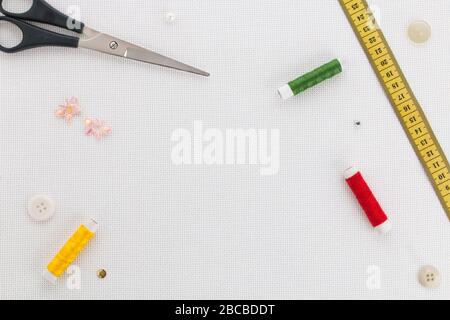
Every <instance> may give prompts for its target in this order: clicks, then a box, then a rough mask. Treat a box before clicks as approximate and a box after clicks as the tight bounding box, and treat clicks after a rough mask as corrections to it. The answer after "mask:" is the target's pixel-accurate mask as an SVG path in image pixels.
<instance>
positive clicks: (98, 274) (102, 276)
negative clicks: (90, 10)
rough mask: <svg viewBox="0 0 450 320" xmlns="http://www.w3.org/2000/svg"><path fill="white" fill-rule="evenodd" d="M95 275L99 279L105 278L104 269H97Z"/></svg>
mask: <svg viewBox="0 0 450 320" xmlns="http://www.w3.org/2000/svg"><path fill="white" fill-rule="evenodd" d="M97 277H98V278H99V279H104V278H106V270H105V269H99V270H98V271H97Z"/></svg>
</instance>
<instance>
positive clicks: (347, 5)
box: [339, 0, 450, 219]
mask: <svg viewBox="0 0 450 320" xmlns="http://www.w3.org/2000/svg"><path fill="white" fill-rule="evenodd" d="M339 1H340V3H341V6H342V8H343V9H344V11H345V14H346V15H347V18H348V20H349V21H350V24H351V25H352V27H353V30H354V31H355V33H356V36H357V37H358V39H359V41H360V43H361V45H362V47H363V49H364V51H365V52H366V54H367V57H368V58H369V60H370V63H371V64H372V67H373V69H374V70H375V73H376V74H377V76H378V79H379V80H380V82H381V85H382V86H383V88H384V90H385V92H386V94H387V96H388V98H389V100H390V101H391V104H392V106H393V107H394V109H395V112H396V114H397V116H398V118H399V120H400V122H401V123H402V126H403V128H404V130H405V132H406V134H407V135H408V138H409V140H410V142H411V144H412V146H413V148H414V150H415V152H416V154H417V156H418V157H419V159H420V161H421V163H422V165H423V167H424V169H425V171H426V172H427V174H428V177H429V178H430V181H431V183H432V184H433V187H434V190H435V191H436V194H437V196H438V198H439V200H440V201H441V204H442V206H443V207H444V210H445V212H446V214H447V216H448V218H449V219H450V171H449V169H450V166H449V163H448V161H447V158H446V157H445V154H444V152H443V151H442V148H441V146H440V145H439V142H438V140H437V139H436V136H435V135H434V133H433V130H432V129H431V126H430V124H429V123H428V120H427V118H426V116H425V114H424V112H423V110H422V107H421V106H420V105H419V103H418V102H417V99H416V97H415V96H414V93H413V91H412V90H411V88H410V86H409V84H408V82H407V81H406V78H405V75H404V74H403V72H402V70H401V69H400V66H399V65H398V63H397V60H396V59H395V56H394V54H393V53H392V50H391V48H390V47H389V45H388V43H387V41H386V38H385V37H384V35H383V32H382V31H381V30H380V28H379V27H378V24H377V22H376V20H375V17H374V16H373V14H372V12H371V11H370V8H369V5H368V4H367V1H366V0H339Z"/></svg>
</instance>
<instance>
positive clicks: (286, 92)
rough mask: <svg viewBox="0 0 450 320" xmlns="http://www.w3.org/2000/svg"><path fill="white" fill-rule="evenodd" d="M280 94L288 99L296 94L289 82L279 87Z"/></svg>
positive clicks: (284, 98)
mask: <svg viewBox="0 0 450 320" xmlns="http://www.w3.org/2000/svg"><path fill="white" fill-rule="evenodd" d="M278 94H279V95H280V97H281V98H282V99H283V100H287V99H289V98H291V97H293V96H294V92H293V91H292V89H291V87H290V86H289V85H288V84H285V85H284V86H282V87H281V88H279V89H278Z"/></svg>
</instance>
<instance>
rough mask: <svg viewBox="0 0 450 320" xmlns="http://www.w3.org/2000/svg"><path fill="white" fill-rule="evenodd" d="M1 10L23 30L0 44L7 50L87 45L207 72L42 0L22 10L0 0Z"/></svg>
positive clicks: (92, 48)
mask: <svg viewBox="0 0 450 320" xmlns="http://www.w3.org/2000/svg"><path fill="white" fill-rule="evenodd" d="M0 12H1V13H3V14H4V15H5V16H1V17H0V22H1V21H6V22H7V23H11V24H13V25H16V26H17V27H19V29H20V30H21V32H22V41H21V42H20V43H19V44H18V45H16V46H14V47H11V48H6V47H4V46H2V45H1V44H0V51H3V52H6V53H14V52H19V51H23V50H27V49H32V48H36V47H43V46H60V47H71V48H86V49H91V50H96V51H99V52H103V53H106V54H111V55H114V56H119V57H123V58H127V59H132V60H137V61H141V62H146V63H150V64H155V65H159V66H163V67H167V68H172V69H177V70H181V71H185V72H191V73H195V74H199V75H202V76H206V77H208V76H209V73H207V72H205V71H202V70H199V69H197V68H194V67H191V66H188V65H186V64H184V63H181V62H178V61H176V60H173V59H171V58H168V57H165V56H163V55H160V54H158V53H156V52H153V51H150V50H147V49H145V48H142V47H139V46H137V45H135V44H132V43H129V42H126V41H123V40H120V39H118V38H115V37H112V36H110V35H107V34H105V33H101V32H98V31H96V30H94V29H91V28H88V27H87V26H85V24H84V23H83V22H80V21H77V20H75V19H73V18H70V17H68V16H67V15H65V14H64V13H62V12H60V11H58V10H56V9H55V8H53V7H52V6H51V5H49V4H48V3H47V2H46V1H44V0H33V4H32V5H31V7H30V9H29V10H28V11H25V12H23V13H14V12H9V11H7V10H6V9H5V8H4V7H3V0H0ZM26 21H34V22H40V23H45V24H48V25H52V26H56V27H60V28H64V29H67V30H70V31H73V32H75V33H78V34H79V35H80V36H79V37H78V36H69V35H64V34H59V33H56V32H53V31H49V30H46V29H43V28H40V27H37V26H35V25H33V24H30V23H28V22H26ZM0 26H1V24H0Z"/></svg>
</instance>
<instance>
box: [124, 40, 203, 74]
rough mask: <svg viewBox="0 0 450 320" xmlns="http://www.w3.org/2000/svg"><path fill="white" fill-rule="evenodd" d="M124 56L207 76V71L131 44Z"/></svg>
mask: <svg viewBox="0 0 450 320" xmlns="http://www.w3.org/2000/svg"><path fill="white" fill-rule="evenodd" d="M124 57H125V58H129V59H133V60H137V61H142V62H147V63H151V64H156V65H158V66H163V67H167V68H172V69H177V70H181V71H186V72H191V73H195V74H199V75H202V76H205V77H209V73H208V72H205V71H202V70H200V69H197V68H194V67H191V66H189V65H187V64H184V63H182V62H179V61H176V60H173V59H171V58H168V57H165V56H163V55H160V54H159V53H156V52H153V51H150V50H147V49H144V48H141V47H137V46H132V47H129V48H128V49H127V51H126V52H125V55H124Z"/></svg>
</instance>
